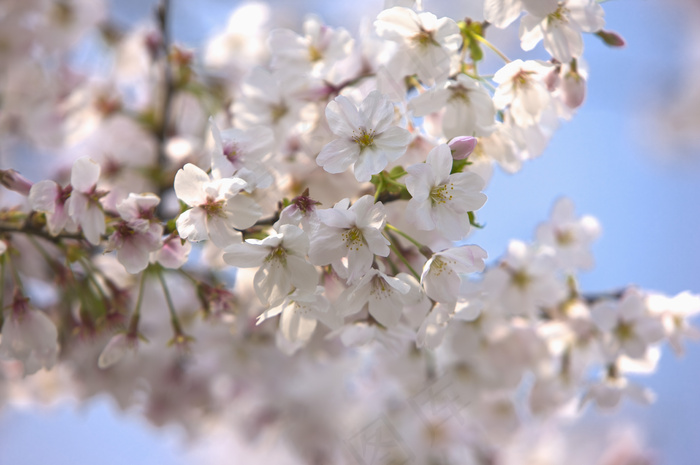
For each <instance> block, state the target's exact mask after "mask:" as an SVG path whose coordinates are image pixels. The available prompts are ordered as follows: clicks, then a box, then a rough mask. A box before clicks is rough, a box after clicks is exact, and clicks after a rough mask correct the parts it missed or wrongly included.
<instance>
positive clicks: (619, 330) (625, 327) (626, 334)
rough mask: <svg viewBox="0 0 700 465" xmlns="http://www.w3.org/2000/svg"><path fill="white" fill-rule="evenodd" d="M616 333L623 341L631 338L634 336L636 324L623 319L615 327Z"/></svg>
mask: <svg viewBox="0 0 700 465" xmlns="http://www.w3.org/2000/svg"><path fill="white" fill-rule="evenodd" d="M614 332H615V335H616V336H617V338H618V339H619V340H621V341H624V340H627V339H631V338H632V337H633V336H634V326H632V325H631V324H630V323H627V322H624V321H621V322H619V323H618V324H617V326H616V327H615V331H614Z"/></svg>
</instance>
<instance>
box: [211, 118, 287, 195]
mask: <svg viewBox="0 0 700 465" xmlns="http://www.w3.org/2000/svg"><path fill="white" fill-rule="evenodd" d="M209 125H210V127H211V134H212V136H213V137H214V145H215V147H214V151H213V152H212V154H211V172H212V177H213V178H214V179H221V178H228V177H231V176H234V175H235V176H236V177H238V178H242V179H244V180H245V181H246V182H247V183H248V185H247V186H246V190H247V191H249V192H250V191H252V189H253V188H260V189H264V188H266V187H268V186H269V185H270V184H271V183H272V176H271V175H270V173H269V172H268V170H267V169H266V168H265V162H266V161H267V159H268V155H270V152H272V149H273V147H274V143H275V136H274V134H273V133H272V130H271V129H270V128H268V127H265V126H254V127H251V128H249V129H247V130H243V129H237V128H230V129H225V130H223V131H221V130H219V128H218V127H217V125H216V123H215V122H214V120H213V119H212V118H210V119H209Z"/></svg>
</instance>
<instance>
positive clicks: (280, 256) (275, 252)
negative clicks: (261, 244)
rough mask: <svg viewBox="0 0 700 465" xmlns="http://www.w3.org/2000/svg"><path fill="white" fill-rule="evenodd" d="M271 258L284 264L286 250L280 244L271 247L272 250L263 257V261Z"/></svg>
mask: <svg viewBox="0 0 700 465" xmlns="http://www.w3.org/2000/svg"><path fill="white" fill-rule="evenodd" d="M273 260H274V261H277V262H279V263H281V264H282V265H283V266H285V265H286V264H287V250H286V249H285V248H284V247H282V246H278V247H275V248H274V249H272V251H271V252H270V253H269V254H268V255H267V257H265V261H266V262H271V261H273Z"/></svg>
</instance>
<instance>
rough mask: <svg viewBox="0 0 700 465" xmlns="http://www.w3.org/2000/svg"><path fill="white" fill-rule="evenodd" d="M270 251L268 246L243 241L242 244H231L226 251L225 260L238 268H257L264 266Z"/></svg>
mask: <svg viewBox="0 0 700 465" xmlns="http://www.w3.org/2000/svg"><path fill="white" fill-rule="evenodd" d="M269 253H270V249H268V248H267V247H261V246H259V245H253V244H249V243H247V242H243V243H241V244H234V245H230V246H229V247H228V248H227V249H226V252H225V253H224V256H223V258H224V261H225V262H226V263H228V264H229V265H231V266H235V267H238V268H255V267H258V266H262V264H263V262H264V261H265V257H267V256H268V254H269Z"/></svg>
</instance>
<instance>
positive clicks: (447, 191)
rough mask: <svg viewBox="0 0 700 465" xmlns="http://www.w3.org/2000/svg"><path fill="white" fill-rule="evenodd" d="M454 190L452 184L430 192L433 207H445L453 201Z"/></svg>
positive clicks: (442, 185) (435, 188)
mask: <svg viewBox="0 0 700 465" xmlns="http://www.w3.org/2000/svg"><path fill="white" fill-rule="evenodd" d="M453 190H454V185H453V184H452V183H450V184H440V185H439V186H436V187H433V188H432V189H431V191H430V201H431V202H432V204H433V205H443V204H445V203H447V202H448V201H451V200H452V191H453Z"/></svg>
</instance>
